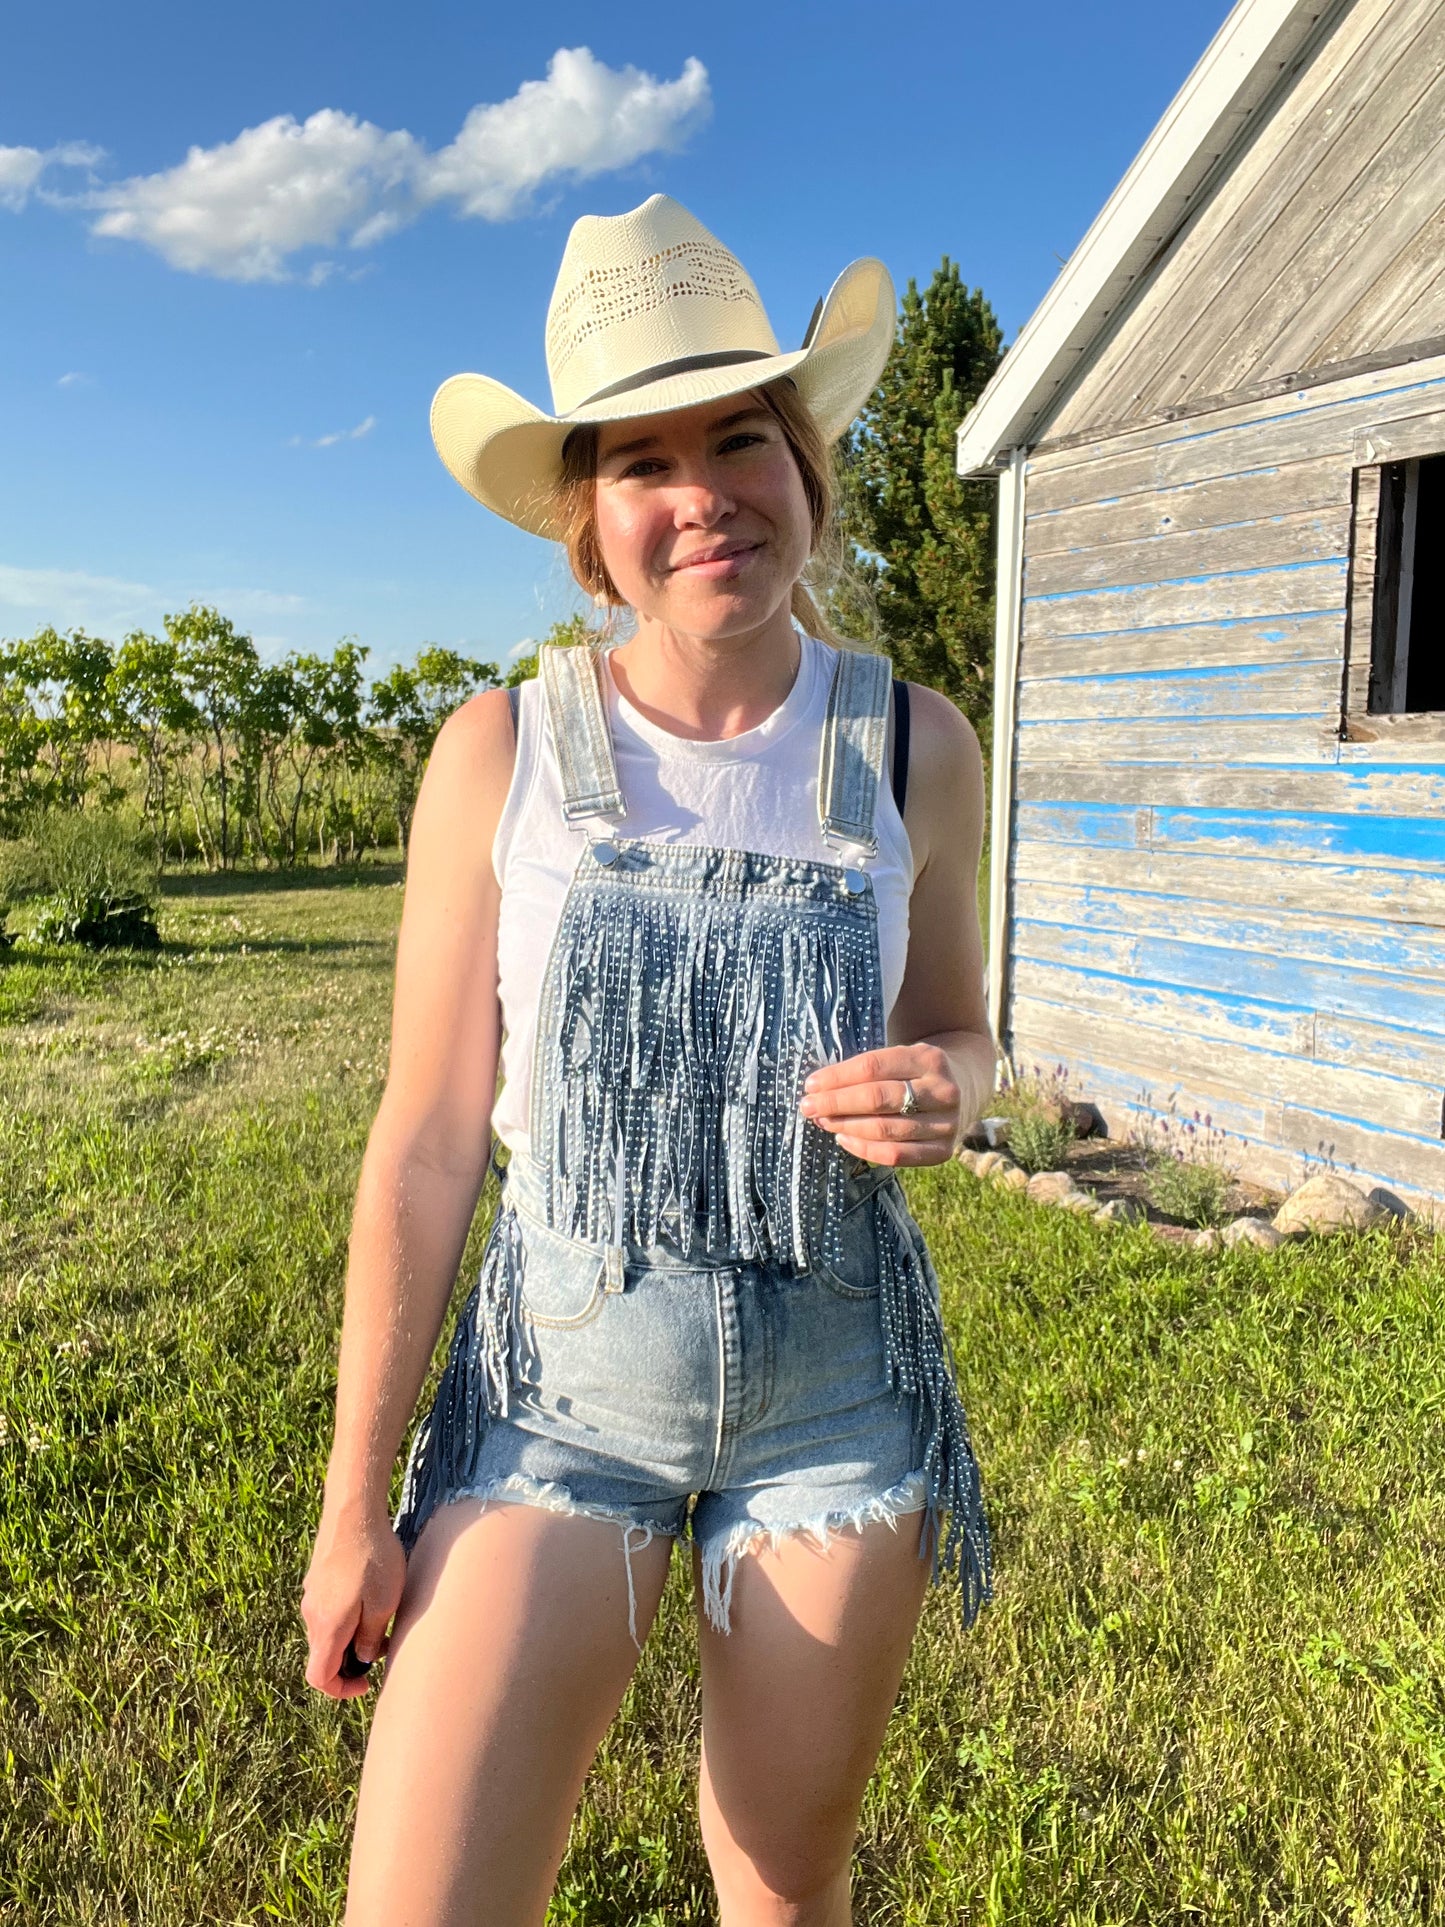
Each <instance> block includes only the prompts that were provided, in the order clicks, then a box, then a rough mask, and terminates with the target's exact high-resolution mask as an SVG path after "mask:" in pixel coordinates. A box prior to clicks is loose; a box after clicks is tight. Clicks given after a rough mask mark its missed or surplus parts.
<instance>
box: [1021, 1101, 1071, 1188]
mask: <svg viewBox="0 0 1445 1927" xmlns="http://www.w3.org/2000/svg"><path fill="white" fill-rule="evenodd" d="M1074 1137H1075V1131H1074V1127H1073V1125H1072V1123H1070V1122H1069V1121H1068V1120H1067V1119H1065V1120H1064V1121H1063V1122H1062V1123H1060V1122H1059V1121H1058V1120H1057V1119H1055V1118H1052V1117H1049V1116H1047V1115H1046V1114H1045V1113H1044V1112H1043V1111H1026V1112H1025V1113H1024V1114H1023V1116H1022V1117H1016V1118H1014V1119H1013V1120H1012V1122H1011V1123H1010V1125H1009V1133H1008V1151H1009V1156H1010V1157H1011V1158H1012V1159H1013V1161H1014V1163H1015V1164H1021V1165H1022V1166H1023V1168H1024V1170H1025V1171H1028V1172H1029V1173H1030V1174H1032V1173H1033V1172H1035V1171H1057V1170H1058V1169H1059V1167H1060V1165H1061V1164H1062V1163H1063V1161H1064V1159H1065V1158H1066V1157H1067V1156H1068V1154H1069V1146H1070V1145H1071V1144H1072V1143H1073V1141H1074Z"/></svg>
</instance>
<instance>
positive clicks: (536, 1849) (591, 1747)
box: [346, 1499, 672, 1927]
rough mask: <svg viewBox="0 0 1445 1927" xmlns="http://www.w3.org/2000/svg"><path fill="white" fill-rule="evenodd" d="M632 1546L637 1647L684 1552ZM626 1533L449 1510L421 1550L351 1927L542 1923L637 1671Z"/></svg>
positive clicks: (597, 1524) (365, 1825) (501, 1510)
mask: <svg viewBox="0 0 1445 1927" xmlns="http://www.w3.org/2000/svg"><path fill="white" fill-rule="evenodd" d="M641 1536H642V1535H641V1534H640V1533H639V1532H638V1531H634V1533H633V1535H632V1545H633V1547H634V1551H633V1554H632V1569H633V1578H634V1584H635V1587H636V1593H637V1626H638V1633H639V1636H640V1637H642V1638H644V1639H645V1637H646V1633H647V1629H648V1628H649V1627H650V1626H651V1624H652V1621H653V1619H654V1617H655V1615H656V1612H657V1607H658V1604H659V1602H660V1600H661V1597H662V1590H663V1586H664V1584H665V1581H666V1577H667V1562H668V1555H669V1552H670V1549H671V1544H672V1541H671V1539H670V1538H667V1537H665V1536H659V1537H656V1538H654V1539H653V1540H652V1541H651V1542H650V1543H649V1544H647V1545H646V1546H643V1545H642V1544H641ZM627 1617H628V1614H627V1579H626V1570H625V1566H624V1563H623V1554H622V1527H621V1525H620V1524H619V1525H613V1524H610V1523H608V1522H607V1521H604V1520H599V1519H590V1518H583V1517H577V1516H575V1515H567V1514H562V1513H557V1512H551V1511H548V1510H545V1509H543V1508H542V1507H539V1506H532V1505H525V1504H515V1503H496V1502H494V1503H492V1504H489V1505H488V1506H486V1508H485V1510H483V1509H482V1508H481V1506H480V1505H479V1504H478V1503H477V1502H475V1501H472V1500H465V1499H464V1500H458V1501H457V1502H456V1503H454V1504H452V1505H448V1506H444V1507H442V1508H441V1510H440V1511H438V1512H437V1513H436V1514H435V1515H434V1516H433V1518H432V1519H431V1520H430V1521H429V1522H428V1525H427V1527H426V1530H425V1531H424V1532H423V1534H422V1536H421V1538H420V1540H419V1541H418V1543H417V1546H416V1549H415V1551H414V1552H413V1554H412V1557H411V1562H410V1566H409V1569H408V1575H407V1589H406V1593H405V1596H404V1598H403V1600H402V1604H401V1609H400V1611H399V1612H398V1614H397V1621H396V1630H395V1632H394V1634H393V1637H392V1642H391V1648H390V1652H389V1655H388V1658H387V1663H386V1679H385V1682H384V1685H383V1687H382V1691H381V1696H380V1699H379V1700H378V1703H377V1708H376V1715H375V1718H374V1720H373V1722H372V1728H371V1737H370V1740H369V1743H368V1746H367V1753H366V1762H365V1766H364V1768H363V1771H362V1777H361V1792H360V1797H359V1800H358V1804H357V1817H356V1837H355V1843H354V1847H353V1851H352V1862H351V1882H350V1889H349V1895H348V1904H347V1914H346V1918H347V1921H348V1923H349V1924H350V1927H373V1924H374V1927H381V1924H382V1923H385V1927H403V1924H404V1927H441V1924H442V1923H446V1927H462V1924H463V1923H467V1927H471V1924H472V1923H479V1922H481V1921H483V1920H485V1921H486V1922H487V1923H488V1927H540V1923H541V1921H542V1919H543V1916H544V1914H545V1911H546V1905H547V1899H548V1895H549V1894H550V1892H551V1889H552V1885H553V1882H554V1881H555V1879H556V1875H557V1868H558V1866H559V1865H560V1864H561V1859H562V1855H563V1853H564V1851H565V1849H566V1844H567V1833H568V1828H569V1826H570V1824H571V1819H572V1815H573V1813H574V1811H575V1809H576V1805H577V1801H578V1799H579V1797H580V1795H581V1791H582V1784H583V1781H584V1780H585V1778H586V1774H587V1769H588V1767H589V1765H590V1764H591V1761H592V1757H593V1755H594V1754H595V1752H596V1750H597V1747H598V1746H599V1745H600V1743H601V1740H602V1737H603V1735H604V1734H605V1733H606V1731H607V1728H608V1725H609V1724H610V1723H611V1720H612V1718H613V1715H614V1714H615V1713H616V1711H617V1708H618V1706H619V1704H620V1703H621V1700H622V1696H623V1694H624V1692H625V1691H626V1689H627V1683H628V1681H629V1679H630V1678H631V1676H632V1671H633V1668H634V1666H635V1665H636V1663H637V1648H636V1646H635V1645H634V1644H633V1641H632V1637H631V1635H630V1633H629V1631H628V1626H627Z"/></svg>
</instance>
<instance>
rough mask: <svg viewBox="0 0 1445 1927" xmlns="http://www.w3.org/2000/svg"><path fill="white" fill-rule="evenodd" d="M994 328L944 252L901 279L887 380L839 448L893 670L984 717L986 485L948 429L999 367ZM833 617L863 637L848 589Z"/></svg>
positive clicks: (860, 557) (989, 665) (851, 524)
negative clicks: (963, 467)
mask: <svg viewBox="0 0 1445 1927" xmlns="http://www.w3.org/2000/svg"><path fill="white" fill-rule="evenodd" d="M1001 343H1002V333H1001V330H1000V328H999V324H998V321H997V320H996V318H995V316H994V313H993V310H992V308H991V307H990V306H989V304H988V302H987V301H986V300H985V299H984V296H983V293H982V291H981V290H980V289H970V288H968V287H966V286H965V285H964V283H963V281H962V279H961V278H960V276H959V271H958V268H957V265H956V264H955V263H954V262H952V261H950V260H949V258H948V256H947V255H945V256H944V257H943V263H942V265H941V266H940V267H939V268H938V269H937V271H936V272H935V274H934V276H933V279H932V281H931V282H930V283H929V285H928V287H927V289H926V290H925V291H924V293H923V294H921V295H920V294H919V292H918V284H917V282H915V281H910V282H909V283H908V287H907V290H906V291H905V293H904V296H903V301H902V306H901V312H900V314H899V317H898V333H897V338H896V340H895V342H894V345H893V351H892V353H891V354H890V355H889V357H888V363H887V366H886V367H885V368H884V370H883V376H882V379H881V380H880V381H879V383H878V386H877V387H876V388H875V389H874V391H873V393H872V395H871V396H870V397H869V399H868V402H867V405H866V406H865V408H864V410H863V413H862V414H861V416H860V417H859V419H858V421H857V422H856V423H855V424H854V426H853V428H852V429H851V430H850V431H849V433H848V435H847V436H846V437H845V439H844V441H843V444H842V446H841V449H840V455H841V468H842V478H843V486H842V499H843V531H844V535H845V538H846V539H847V540H848V542H850V543H851V544H852V546H853V548H854V550H855V559H856V566H857V571H858V573H859V574H860V575H861V576H862V577H863V578H864V581H865V582H866V583H867V585H868V587H869V589H870V590H871V593H872V597H873V600H874V602H875V604H876V608H877V614H878V626H879V629H880V630H881V640H882V641H883V643H884V645H885V646H886V648H887V649H888V652H889V654H890V655H891V656H892V657H893V659H894V661H895V663H896V664H897V665H898V669H899V673H900V674H901V675H905V676H909V677H911V678H912V679H913V680H914V681H916V682H923V683H930V684H932V685H933V687H934V688H936V689H941V690H943V691H944V692H945V693H946V694H947V695H949V696H951V697H952V698H953V699H954V700H955V701H956V702H957V703H958V704H959V705H960V706H961V707H962V708H963V709H964V710H965V711H966V712H967V713H968V715H969V716H970V717H971V718H972V719H973V721H974V722H975V724H978V723H981V722H982V721H983V720H984V719H985V717H986V716H987V713H988V710H989V707H990V703H991V700H992V679H993V594H992V585H993V504H994V494H993V488H992V485H991V484H990V483H988V482H986V481H964V480H962V479H961V478H960V477H959V476H958V475H957V473H956V472H955V469H954V433H955V430H956V429H957V427H958V424H959V422H960V421H961V420H962V419H963V417H964V415H965V414H966V413H967V411H968V410H969V409H970V408H971V407H972V406H973V403H974V402H975V400H976V399H977V397H978V395H979V393H980V391H981V390H982V388H983V386H984V383H985V382H986V381H987V380H988V378H989V376H990V375H991V374H992V373H993V371H994V369H995V367H997V365H998V361H999V357H1000V354H1001ZM832 614H833V616H834V619H835V620H836V621H837V622H838V623H839V625H840V627H841V628H842V629H843V630H844V632H845V633H851V634H855V635H856V634H860V633H862V629H863V624H862V622H861V620H860V612H859V611H858V609H857V608H856V606H849V600H848V597H847V595H846V591H844V592H843V593H842V594H841V595H836V596H835V597H834V601H833V608H832Z"/></svg>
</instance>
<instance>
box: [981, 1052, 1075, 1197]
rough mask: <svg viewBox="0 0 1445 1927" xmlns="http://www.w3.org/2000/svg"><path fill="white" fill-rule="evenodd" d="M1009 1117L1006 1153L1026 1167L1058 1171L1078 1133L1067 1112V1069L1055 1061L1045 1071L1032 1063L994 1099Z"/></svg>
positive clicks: (999, 1108) (1039, 1065)
mask: <svg viewBox="0 0 1445 1927" xmlns="http://www.w3.org/2000/svg"><path fill="white" fill-rule="evenodd" d="M993 1102H994V1106H995V1108H996V1109H997V1111H998V1112H999V1114H1000V1115H1001V1116H1004V1117H1007V1118H1008V1120H1009V1132H1008V1151H1009V1156H1010V1157H1011V1158H1012V1159H1013V1160H1014V1162H1015V1163H1016V1164H1019V1165H1021V1166H1022V1167H1023V1169H1024V1170H1025V1171H1028V1172H1029V1173H1031V1174H1032V1173H1033V1172H1035V1171H1057V1170H1058V1169H1059V1167H1060V1166H1061V1165H1062V1164H1063V1162H1064V1159H1065V1158H1066V1157H1067V1156H1068V1154H1069V1146H1070V1145H1071V1144H1072V1143H1073V1141H1074V1139H1075V1138H1076V1137H1077V1136H1078V1132H1077V1130H1076V1129H1075V1127H1074V1122H1073V1119H1072V1118H1071V1117H1070V1115H1069V1109H1068V1106H1069V1071H1068V1067H1067V1066H1066V1065H1064V1064H1055V1065H1054V1068H1053V1070H1052V1071H1050V1072H1048V1073H1045V1071H1044V1067H1043V1066H1042V1064H1031V1065H1030V1066H1029V1068H1028V1071H1027V1073H1026V1074H1025V1075H1024V1076H1022V1077H1019V1078H1016V1079H1015V1080H1014V1082H1013V1083H1012V1084H1011V1085H1010V1086H1009V1087H1008V1089H1007V1090H1006V1091H1003V1092H1001V1093H1000V1094H999V1096H998V1097H997V1098H995V1099H994V1100H993Z"/></svg>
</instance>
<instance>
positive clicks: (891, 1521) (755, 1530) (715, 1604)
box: [702, 1469, 937, 1633]
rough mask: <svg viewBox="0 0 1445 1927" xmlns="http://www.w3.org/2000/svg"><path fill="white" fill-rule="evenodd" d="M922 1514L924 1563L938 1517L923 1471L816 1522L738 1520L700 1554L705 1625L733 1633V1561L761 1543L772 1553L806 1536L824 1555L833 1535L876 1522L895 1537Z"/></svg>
mask: <svg viewBox="0 0 1445 1927" xmlns="http://www.w3.org/2000/svg"><path fill="white" fill-rule="evenodd" d="M924 1511H927V1512H928V1513H929V1514H930V1525H931V1527H932V1531H931V1532H930V1531H925V1533H924V1536H923V1544H922V1546H921V1547H920V1549H919V1558H920V1559H927V1558H929V1557H930V1556H931V1548H930V1539H936V1536H937V1517H936V1511H935V1509H934V1508H933V1507H931V1506H930V1503H929V1497H928V1473H927V1470H926V1469H920V1470H919V1471H916V1472H910V1473H909V1474H908V1476H907V1477H906V1478H903V1479H900V1480H899V1482H898V1484H897V1485H895V1486H890V1487H889V1489H888V1491H886V1492H881V1493H879V1494H878V1495H877V1496H876V1497H874V1498H871V1499H865V1500H864V1501H863V1503H862V1504H861V1505H857V1506H852V1507H849V1508H845V1509H843V1510H841V1511H835V1512H825V1513H824V1514H823V1516H822V1517H821V1518H819V1519H800V1520H797V1521H795V1522H793V1523H790V1524H788V1525H781V1526H769V1525H764V1524H763V1523H762V1522H761V1521H759V1520H756V1519H740V1520H739V1521H738V1523H737V1524H736V1525H735V1526H733V1527H732V1528H731V1529H730V1530H729V1531H727V1532H725V1533H723V1534H722V1535H721V1536H720V1537H719V1538H718V1539H717V1540H716V1541H715V1542H713V1543H710V1544H709V1545H707V1546H706V1547H704V1549H703V1554H702V1603H703V1609H704V1611H705V1612H706V1613H707V1616H708V1621H709V1623H710V1624H711V1625H712V1626H713V1627H714V1629H715V1630H716V1631H718V1632H720V1633H729V1632H731V1631H732V1592H733V1580H734V1578H735V1577H736V1576H737V1565H738V1560H739V1559H740V1558H742V1557H743V1556H744V1555H745V1554H747V1553H749V1552H753V1551H756V1550H757V1549H758V1547H759V1546H761V1544H762V1542H763V1540H764V1539H767V1540H768V1541H769V1542H770V1544H771V1546H772V1549H773V1550H774V1551H776V1550H777V1549H778V1547H779V1545H781V1543H782V1541H783V1540H784V1539H786V1538H790V1537H793V1536H796V1535H797V1534H798V1533H808V1534H810V1535H811V1536H812V1537H813V1538H814V1539H816V1540H817V1542H818V1545H819V1547H820V1549H821V1550H822V1551H824V1552H826V1551H827V1549H828V1540H829V1538H830V1536H831V1535H832V1534H833V1533H834V1532H845V1531H850V1530H851V1531H861V1530H862V1528H863V1527H864V1526H866V1525H872V1524H874V1523H875V1522H878V1521H882V1522H885V1523H886V1524H887V1525H888V1526H889V1527H890V1528H891V1529H892V1530H893V1531H894V1532H897V1530H898V1521H899V1520H900V1519H902V1518H906V1517H907V1516H908V1515H909V1514H911V1513H915V1512H924Z"/></svg>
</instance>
